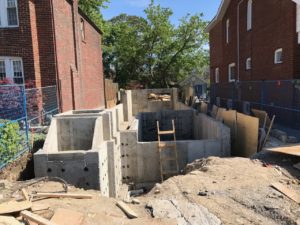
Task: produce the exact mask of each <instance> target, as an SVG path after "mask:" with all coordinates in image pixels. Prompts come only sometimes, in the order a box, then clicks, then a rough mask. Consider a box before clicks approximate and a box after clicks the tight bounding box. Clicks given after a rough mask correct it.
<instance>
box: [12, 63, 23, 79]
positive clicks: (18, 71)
mask: <svg viewBox="0 0 300 225" xmlns="http://www.w3.org/2000/svg"><path fill="white" fill-rule="evenodd" d="M12 66H13V73H14V83H15V84H23V83H24V82H23V68H22V62H21V60H13V61H12Z"/></svg>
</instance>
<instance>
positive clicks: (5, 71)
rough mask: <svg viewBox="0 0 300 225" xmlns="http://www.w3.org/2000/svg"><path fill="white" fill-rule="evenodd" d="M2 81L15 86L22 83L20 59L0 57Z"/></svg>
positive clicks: (22, 73) (0, 78)
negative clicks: (9, 82) (7, 81)
mask: <svg viewBox="0 0 300 225" xmlns="http://www.w3.org/2000/svg"><path fill="white" fill-rule="evenodd" d="M4 79H8V80H9V81H11V82H13V83H15V84H23V83H24V72H23V62H22V58H19V57H1V56H0V80H4Z"/></svg>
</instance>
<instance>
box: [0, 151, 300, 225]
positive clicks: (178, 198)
mask: <svg viewBox="0 0 300 225" xmlns="http://www.w3.org/2000/svg"><path fill="white" fill-rule="evenodd" d="M298 162H300V159H299V157H292V156H287V155H282V154H273V153H266V152H262V153H260V154H258V155H257V156H255V157H254V159H252V160H251V159H244V158H228V159H221V158H215V157H211V158H208V159H204V160H198V161H196V162H194V163H192V164H191V165H188V167H187V169H186V173H187V174H186V175H180V176H176V177H173V178H170V179H168V180H167V181H165V182H164V183H162V184H157V185H156V187H154V188H153V189H152V190H151V191H150V192H149V193H147V194H145V195H143V196H139V197H136V199H137V200H138V201H139V202H140V204H132V203H128V206H129V207H130V208H132V209H133V210H134V211H135V212H136V213H137V214H138V216H139V218H138V219H133V220H130V219H128V218H127V216H126V215H125V214H124V213H123V212H122V211H121V210H120V209H119V208H118V207H117V206H116V203H117V201H118V200H116V199H112V198H105V197H102V196H101V195H100V192H98V191H91V190H90V191H85V190H82V189H77V188H75V187H72V186H70V187H69V192H70V193H84V194H86V193H88V194H91V195H92V196H93V198H92V199H58V198H53V199H44V200H39V201H35V202H33V204H42V205H46V206H49V209H47V210H42V211H38V212H34V213H36V214H39V215H41V216H43V217H44V218H47V219H50V218H51V217H52V216H53V214H54V213H55V212H56V211H57V209H59V208H64V209H70V210H73V211H76V212H81V213H83V215H84V223H83V224H84V225H102V224H103V225H141V224H145V225H146V224H149V225H173V224H174V225H176V224H178V225H200V224H201V225H206V224H208V225H210V224H213V225H214V224H216V225H217V224H234V225H237V224H257V225H261V224H264V225H275V224H286V225H299V224H300V223H299V222H300V207H299V205H298V204H297V203H296V202H294V201H293V200H291V199H289V198H288V197H286V196H285V195H283V194H282V193H280V192H278V191H277V190H275V189H273V188H272V187H271V184H272V183H275V182H279V183H281V184H283V185H285V186H286V187H288V188H290V189H292V190H294V191H295V192H296V193H298V194H299V193H300V185H299V178H300V171H299V170H297V169H295V168H293V165H294V164H296V163H298ZM30 182H32V181H26V182H24V181H22V182H9V181H8V180H2V181H0V203H1V202H5V201H7V200H9V199H12V198H13V199H21V198H22V194H21V192H20V191H19V190H20V189H21V188H25V189H26V190H27V191H28V193H32V192H34V191H38V192H58V191H62V190H63V188H62V185H61V184H60V183H57V182H52V181H51V182H39V183H36V184H33V185H30V186H28V185H29V184H30ZM168 204H169V205H171V206H172V208H168ZM183 206H186V209H183V208H182V207H183ZM174 207H175V208H174ZM15 216H18V215H15ZM0 224H1V223H0Z"/></svg>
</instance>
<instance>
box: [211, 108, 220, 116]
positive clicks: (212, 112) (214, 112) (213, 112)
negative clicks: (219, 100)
mask: <svg viewBox="0 0 300 225" xmlns="http://www.w3.org/2000/svg"><path fill="white" fill-rule="evenodd" d="M218 109H219V108H218V106H216V105H213V108H212V111H211V117H212V118H214V119H216V117H217V113H218Z"/></svg>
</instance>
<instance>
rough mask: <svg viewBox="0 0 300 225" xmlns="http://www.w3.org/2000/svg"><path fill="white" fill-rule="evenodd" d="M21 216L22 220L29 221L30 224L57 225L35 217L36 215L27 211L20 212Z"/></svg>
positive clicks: (37, 216)
mask: <svg viewBox="0 0 300 225" xmlns="http://www.w3.org/2000/svg"><path fill="white" fill-rule="evenodd" d="M21 216H22V217H23V218H24V219H27V220H29V221H32V222H35V223H37V224H39V225H57V224H56V223H53V222H51V221H49V220H47V219H45V218H43V217H41V216H39V215H36V214H33V213H31V212H29V211H26V210H25V211H22V212H21Z"/></svg>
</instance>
